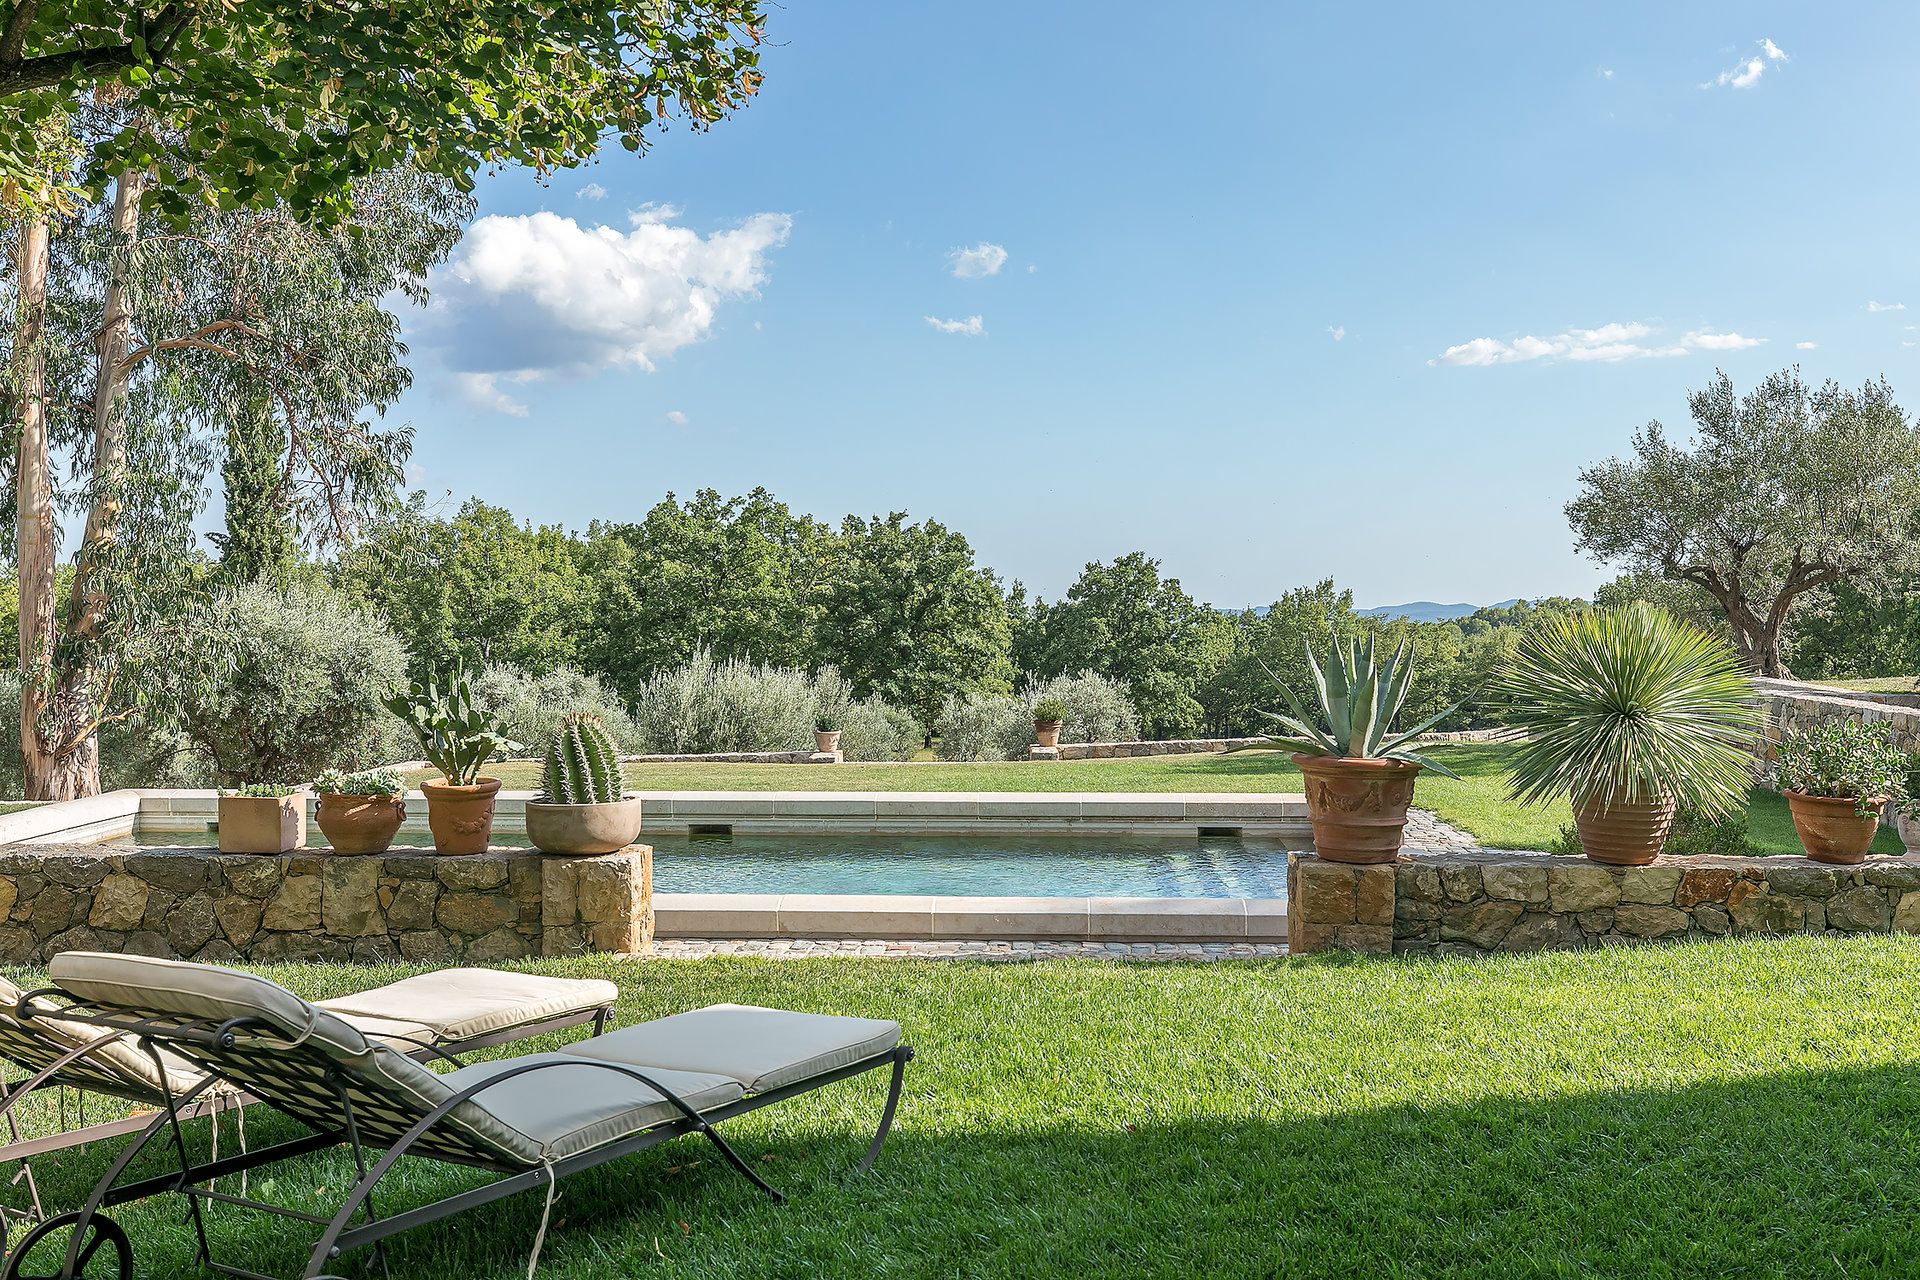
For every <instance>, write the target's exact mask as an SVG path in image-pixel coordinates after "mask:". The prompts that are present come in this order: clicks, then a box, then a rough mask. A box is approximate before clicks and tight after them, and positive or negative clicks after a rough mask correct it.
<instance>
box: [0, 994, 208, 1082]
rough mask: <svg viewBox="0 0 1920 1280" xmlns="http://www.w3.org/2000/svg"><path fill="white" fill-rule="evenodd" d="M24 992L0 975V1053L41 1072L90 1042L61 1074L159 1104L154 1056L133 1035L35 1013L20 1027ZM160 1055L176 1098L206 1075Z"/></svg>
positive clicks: (178, 1059) (165, 1054)
mask: <svg viewBox="0 0 1920 1280" xmlns="http://www.w3.org/2000/svg"><path fill="white" fill-rule="evenodd" d="M25 994H26V992H24V991H22V990H21V989H20V988H19V987H18V986H15V985H14V984H13V983H11V982H9V981H7V979H5V978H0V1054H4V1055H5V1056H6V1057H8V1058H10V1059H12V1060H13V1061H14V1062H16V1063H18V1064H19V1065H20V1066H22V1067H26V1068H29V1069H31V1070H33V1071H39V1070H41V1069H42V1068H44V1067H48V1066H51V1065H52V1064H53V1062H54V1061H55V1060H56V1059H58V1058H59V1057H60V1056H61V1055H62V1054H64V1053H66V1052H67V1051H68V1050H69V1049H77V1048H79V1047H80V1046H81V1045H83V1044H84V1045H92V1046H93V1048H92V1049H91V1051H90V1052H88V1054H87V1055H86V1056H85V1057H84V1058H79V1059H76V1060H74V1061H73V1062H70V1063H68V1064H67V1065H66V1066H64V1067H62V1068H61V1072H62V1078H63V1079H66V1080H68V1081H69V1082H71V1083H84V1084H85V1085H86V1086H87V1087H90V1088H93V1089H97V1090H99V1091H101V1092H103V1093H110V1094H113V1095H114V1096H116V1097H122V1098H128V1099H130V1100H132V1101H134V1102H147V1103H157V1102H160V1101H161V1100H162V1099H164V1097H165V1096H166V1095H165V1093H164V1091H163V1090H162V1088H161V1080H160V1073H159V1071H158V1070H156V1069H155V1067H154V1065H153V1059H152V1058H151V1057H149V1056H147V1053H146V1051H145V1050H143V1049H141V1048H140V1047H139V1046H138V1045H136V1044H134V1043H133V1041H132V1040H130V1039H128V1038H126V1037H123V1036H115V1037H112V1038H109V1035H108V1032H107V1031H105V1030H104V1029H102V1028H99V1027H88V1026H82V1025H81V1024H79V1023H77V1022H61V1021H59V1020H58V1019H55V1018H38V1019H35V1020H33V1021H32V1022H31V1023H30V1024H29V1025H27V1026H22V1025H21V1024H20V1021H19V1019H17V1018H15V1017H14V1016H13V1011H14V1009H16V1008H17V1007H19V1004H20V997H21V996H23V995H25ZM160 1060H161V1062H162V1063H163V1064H164V1065H165V1067H166V1072H167V1077H166V1084H167V1086H168V1087H169V1088H171V1089H172V1090H173V1093H174V1096H175V1097H178V1096H179V1095H181V1094H182V1093H185V1092H186V1091H187V1090H189V1089H191V1088H193V1086H195V1085H196V1084H199V1083H200V1081H201V1080H202V1079H203V1078H204V1077H205V1073H204V1072H202V1071H201V1070H200V1069H199V1068H198V1067H195V1066H194V1065H193V1064H192V1063H190V1062H188V1061H186V1060H185V1059H183V1058H181V1057H179V1056H177V1055H176V1054H174V1053H172V1052H170V1051H168V1050H166V1049H162V1050H161V1051H160ZM215 1087H216V1088H222V1087H224V1086H215Z"/></svg>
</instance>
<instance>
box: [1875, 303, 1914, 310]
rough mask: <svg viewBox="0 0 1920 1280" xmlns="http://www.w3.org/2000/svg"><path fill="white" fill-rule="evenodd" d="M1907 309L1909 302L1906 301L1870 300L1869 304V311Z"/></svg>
mask: <svg viewBox="0 0 1920 1280" xmlns="http://www.w3.org/2000/svg"><path fill="white" fill-rule="evenodd" d="M1906 309H1907V304H1906V303H1904V302H1869V303H1868V304H1867V310H1869V311H1905V310H1906Z"/></svg>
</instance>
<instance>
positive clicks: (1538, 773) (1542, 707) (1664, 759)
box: [1493, 604, 1760, 866]
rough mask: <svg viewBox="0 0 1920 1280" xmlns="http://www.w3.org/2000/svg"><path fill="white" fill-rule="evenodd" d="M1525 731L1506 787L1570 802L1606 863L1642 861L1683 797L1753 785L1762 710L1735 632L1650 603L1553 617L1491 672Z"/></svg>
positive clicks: (1585, 840)
mask: <svg viewBox="0 0 1920 1280" xmlns="http://www.w3.org/2000/svg"><path fill="white" fill-rule="evenodd" d="M1493 692H1494V694H1495V696H1496V697H1497V698H1500V699H1501V700H1503V701H1504V702H1505V703H1506V707H1505V710H1506V712H1507V720H1508V722H1509V723H1510V724H1512V725H1513V726H1514V727H1515V728H1518V729H1521V730H1523V731H1524V732H1525V734H1526V735H1527V736H1526V740H1525V741H1523V742H1522V743H1521V744H1520V745H1519V746H1518V747H1517V748H1516V750H1515V753H1514V757H1513V762H1512V764H1511V765H1510V778H1509V786H1508V790H1509V793H1510V794H1511V795H1512V796H1513V797H1514V798H1515V799H1517V800H1520V801H1523V802H1526V803H1529V804H1536V803H1540V802H1543V801H1546V800H1549V799H1554V798H1564V799H1566V800H1567V801H1568V802H1569V803H1570V804H1571V805H1572V806H1573V818H1574V825H1575V826H1576V827H1577V828H1578V830H1579V833H1580V845H1581V847H1582V849H1584V850H1585V852H1586V855H1587V857H1589V858H1591V859H1593V860H1594V861H1595V862H1605V863H1610V864H1612V865H1615V866H1644V865H1645V864H1647V863H1649V862H1652V861H1653V860H1654V859H1655V858H1657V857H1658V856H1659V855H1660V850H1661V848H1662V846H1663V845H1665V843H1666V840H1667V835H1668V833H1669V832H1670V831H1672V829H1673V821H1674V813H1675V811H1676V809H1678V808H1680V807H1682V806H1684V807H1686V808H1688V809H1690V810H1694V811H1698V812H1699V813H1700V814H1702V815H1704V816H1705V817H1706V818H1708V819H1715V818H1722V817H1726V816H1728V815H1731V814H1733V813H1735V812H1737V811H1739V810H1740V809H1741V808H1742V807H1743V806H1744V804H1745V802H1746V797H1747V791H1748V789H1749V788H1750V787H1751V786H1752V785H1753V761H1754V754H1753V753H1754V747H1755V745H1756V743H1757V742H1758V740H1759V731H1760V712H1759V709H1758V707H1757V706H1756V704H1755V701H1754V696H1753V685H1752V682H1751V681H1749V680H1748V678H1747V675H1746V672H1745V671H1744V670H1743V669H1742V668H1741V666H1740V660H1739V659H1738V658H1737V657H1736V656H1735V655H1734V652H1733V650H1732V649H1731V648H1729V647H1728V646H1727V645H1726V644H1725V643H1724V642H1722V641H1721V640H1719V639H1717V638H1716V637H1714V636H1713V635H1711V634H1709V633H1708V632H1706V631H1703V630H1701V629H1700V628H1698V627H1695V626H1691V625H1689V624H1687V623H1685V622H1681V621H1679V620H1678V619H1676V618H1674V617H1673V616H1672V615H1670V614H1668V613H1666V612H1664V611H1662V610H1659V609H1654V608H1651V607H1649V606H1647V605H1643V604H1634V605H1628V606H1626V607H1624V608H1619V609H1596V610H1591V611H1588V612H1583V613H1577V614H1561V615H1558V616H1556V617H1552V618H1548V619H1547V620H1545V621H1544V622H1542V623H1540V624H1538V625H1537V626H1536V627H1534V628H1533V629H1531V630H1529V631H1528V632H1527V634H1526V635H1524V636H1522V637H1521V638H1520V641H1519V643H1518V645H1517V646H1516V647H1515V649H1514V653H1513V657H1512V658H1511V659H1509V660H1508V662H1507V663H1506V665H1505V666H1504V667H1502V668H1501V670H1500V672H1499V674H1498V675H1496V676H1495V678H1494V682H1493Z"/></svg>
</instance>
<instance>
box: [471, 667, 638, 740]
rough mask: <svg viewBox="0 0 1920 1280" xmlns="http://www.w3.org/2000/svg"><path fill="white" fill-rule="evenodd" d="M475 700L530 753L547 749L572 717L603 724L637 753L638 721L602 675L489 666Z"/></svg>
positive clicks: (477, 686) (560, 669) (478, 684)
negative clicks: (587, 717)
mask: <svg viewBox="0 0 1920 1280" xmlns="http://www.w3.org/2000/svg"><path fill="white" fill-rule="evenodd" d="M473 700H474V701H475V702H477V703H478V704H480V705H481V706H482V707H485V708H486V709H487V710H488V711H490V712H492V713H493V714H494V715H495V716H497V717H499V719H500V723H501V724H502V725H503V726H504V727H505V729H506V734H507V736H508V737H509V738H512V739H513V740H514V741H515V742H518V743H522V744H524V747H525V749H526V750H528V751H539V750H542V749H544V747H545V745H546V743H548V742H549V741H551V740H552V738H553V735H554V732H555V730H557V729H559V728H560V726H561V725H562V724H564V723H565V722H566V719H567V717H568V716H570V715H574V714H580V715H590V716H595V717H597V718H598V719H599V721H600V724H601V726H602V727H603V728H605V729H606V731H607V735H608V736H609V737H611V738H612V739H613V741H614V743H615V745H617V746H619V747H620V748H621V749H623V750H627V751H632V750H635V749H636V748H637V741H638V739H637V735H636V733H635V732H634V727H633V719H632V717H630V716H628V715H627V711H626V708H625V707H623V706H621V705H620V701H619V699H618V698H617V697H616V696H615V695H614V693H613V691H612V690H611V689H609V688H608V687H607V686H606V684H605V683H604V682H603V681H602V680H601V679H600V677H598V676H593V675H588V674H587V673H586V672H584V671H576V670H575V669H574V668H572V667H555V668H554V669H553V670H551V671H547V672H544V673H541V674H538V675H536V674H534V673H533V672H531V671H528V670H527V669H526V668H524V667H521V666H517V665H515V664H514V663H511V662H490V663H488V664H487V665H486V667H485V668H484V669H482V670H481V672H480V674H479V676H478V677H477V678H476V679H475V680H474V682H473Z"/></svg>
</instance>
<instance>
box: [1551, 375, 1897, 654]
mask: <svg viewBox="0 0 1920 1280" xmlns="http://www.w3.org/2000/svg"><path fill="white" fill-rule="evenodd" d="M1687 405H1688V409H1689V411H1690V412H1691V414H1692V417H1693V425H1694V438H1693V441H1692V442H1691V445H1690V446H1689V445H1687V444H1682V443H1676V442H1675V441H1673V440H1672V439H1670V438H1669V437H1668V435H1667V433H1666V430H1665V429H1664V428H1663V427H1662V426H1661V425H1660V423H1658V422H1653V423H1650V424H1649V425H1648V426H1647V427H1646V428H1645V429H1644V430H1642V431H1640V432H1638V433H1636V434H1635V436H1634V439H1633V456H1632V457H1631V458H1625V459H1622V458H1609V459H1607V460H1606V461H1605V462H1602V463H1599V464H1598V465H1596V466H1592V467H1588V468H1587V469H1586V470H1584V471H1582V472H1581V473H1580V492H1579V494H1578V496H1576V497H1575V498H1574V499H1573V501H1571V502H1569V503H1568V504H1567V508H1566V511H1567V520H1568V522H1569V523H1570V524H1571V525H1572V526H1573V531H1574V535H1575V538H1576V540H1577V545H1578V547H1579V549H1580V550H1582V551H1585V552H1587V553H1589V554H1590V555H1592V556H1593V557H1594V558H1595V559H1596V560H1599V561H1601V562H1603V563H1609V564H1617V565H1621V566H1624V567H1625V568H1626V569H1628V570H1630V571H1632V572H1636V573H1651V574H1658V575H1659V576H1661V577H1664V578H1667V579H1670V580H1673V581H1676V582H1687V583H1692V584H1694V585H1695V586H1697V587H1699V588H1700V589H1701V590H1703V591H1705V592H1706V593H1707V594H1708V595H1709V596H1711V597H1712V598H1713V601H1714V603H1715V604H1717V605H1718V606H1719V609H1720V611H1721V612H1722V613H1724V614H1725V615H1726V619H1727V625H1728V628H1729V630H1730V631H1731V633H1732V637H1733V643H1734V647H1735V649H1736V650H1737V651H1738V652H1739V654H1740V656H1741V658H1742V659H1743V660H1744V661H1745V662H1746V663H1747V665H1748V666H1749V667H1751V668H1752V669H1753V670H1755V671H1757V672H1758V673H1759V674H1761V675H1763V676H1787V675H1789V674H1790V673H1789V672H1788V670H1787V666H1786V662H1785V659H1784V657H1783V650H1782V636H1783V634H1784V632H1785V631H1786V628H1787V624H1788V621H1789V619H1790V618H1791V616H1792V612H1793V608H1794V605H1795V602H1796V601H1798V600H1799V599H1800V598H1801V597H1802V596H1804V595H1805V594H1806V593H1807V592H1809V591H1812V590H1814V589H1816V588H1818V587H1823V586H1827V585H1829V584H1831V583H1837V582H1843V581H1857V582H1876V581H1879V580H1881V579H1883V578H1885V577H1886V576H1887V575H1889V574H1894V573H1898V572H1901V571H1903V570H1905V569H1908V568H1910V567H1912V566H1914V565H1915V564H1916V563H1920V537H1917V536H1916V535H1917V533H1920V431H1916V428H1915V426H1914V424H1913V423H1912V422H1911V421H1909V420H1908V418H1907V415H1906V413H1905V412H1904V411H1903V410H1902V409H1901V408H1900V406H1899V405H1897V404H1895V403H1894V399H1893V390H1892V388H1891V387H1889V386H1888V385H1887V383H1886V381H1885V380H1884V379H1882V380H1880V381H1877V382H1869V383H1867V384H1866V385H1864V386H1862V387H1861V388H1860V389H1859V390H1857V391H1853V390H1848V389H1845V388H1843V387H1840V386H1839V385H1837V384H1835V383H1833V382H1827V383H1825V384H1824V385H1822V386H1820V387H1817V388H1810V387H1808V386H1807V384H1806V383H1805V382H1803V381H1802V380H1801V378H1800V373H1799V370H1798V369H1797V368H1796V369H1785V370H1782V371H1781V372H1779V373H1776V374H1773V375H1772V376H1770V377H1768V378H1767V379H1766V380H1765V381H1764V382H1762V383H1761V384H1760V385H1759V386H1758V387H1757V388H1755V389H1754V390H1753V391H1751V392H1748V393H1747V394H1746V395H1744V396H1743V395H1740V394H1738V393H1737V392H1736V391H1735V390H1734V386H1733V382H1732V380H1731V379H1729V378H1728V377H1727V376H1726V374H1724V373H1722V374H1720V375H1719V377H1718V378H1716V379H1715V380H1714V382H1713V383H1712V384H1711V385H1710V386H1708V387H1707V388H1706V389H1705V390H1704V391H1698V392H1694V393H1692V394H1691V395H1689V396H1688V399H1687Z"/></svg>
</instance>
